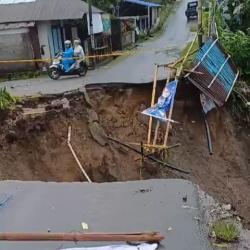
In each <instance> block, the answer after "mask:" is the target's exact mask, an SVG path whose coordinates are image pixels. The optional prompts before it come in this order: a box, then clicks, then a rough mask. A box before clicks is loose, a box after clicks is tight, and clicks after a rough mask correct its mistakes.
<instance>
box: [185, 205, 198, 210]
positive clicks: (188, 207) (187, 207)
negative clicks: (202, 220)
mask: <svg viewBox="0 0 250 250" xmlns="http://www.w3.org/2000/svg"><path fill="white" fill-rule="evenodd" d="M182 208H185V209H198V208H197V207H190V206H185V205H183V206H182Z"/></svg>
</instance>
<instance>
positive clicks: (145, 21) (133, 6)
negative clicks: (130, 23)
mask: <svg viewBox="0 0 250 250" xmlns="http://www.w3.org/2000/svg"><path fill="white" fill-rule="evenodd" d="M160 9H161V5H160V4H156V3H152V2H146V1H143V0H122V1H121V3H120V7H119V16H120V17H130V18H134V20H135V22H136V26H137V28H138V29H139V30H140V32H144V33H148V32H150V31H152V30H154V29H156V27H157V25H158V24H159V16H160Z"/></svg>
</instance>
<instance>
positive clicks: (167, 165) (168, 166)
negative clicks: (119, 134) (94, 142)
mask: <svg viewBox="0 0 250 250" xmlns="http://www.w3.org/2000/svg"><path fill="white" fill-rule="evenodd" d="M107 138H108V139H109V140H111V141H113V142H116V143H119V144H120V145H122V146H124V147H126V148H129V149H131V150H133V151H134V152H136V153H138V154H141V151H140V150H137V149H135V148H133V147H131V146H129V145H127V144H125V143H123V142H120V141H119V140H117V139H114V138H112V137H110V136H109V137H107ZM145 157H146V158H148V159H150V160H151V161H154V162H156V163H159V164H161V165H163V166H164V167H167V168H169V169H171V170H174V171H178V172H181V173H183V174H190V173H189V172H188V171H186V170H182V169H179V168H176V167H174V166H172V165H171V164H169V163H167V162H163V161H161V160H159V159H157V158H156V157H154V156H151V155H145Z"/></svg>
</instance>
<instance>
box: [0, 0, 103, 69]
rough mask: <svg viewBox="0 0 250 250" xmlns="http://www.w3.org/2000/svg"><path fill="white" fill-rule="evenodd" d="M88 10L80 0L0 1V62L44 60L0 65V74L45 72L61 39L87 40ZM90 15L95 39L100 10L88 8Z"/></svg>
mask: <svg viewBox="0 0 250 250" xmlns="http://www.w3.org/2000/svg"><path fill="white" fill-rule="evenodd" d="M88 10H89V8H88V4H87V3H86V2H84V1H82V0H70V1H69V0H0V60H20V59H25V60H26V59H44V60H45V61H44V62H42V63H41V62H37V63H30V62H28V63H11V64H9V63H8V64H3V65H1V67H0V73H3V72H15V71H23V70H29V69H34V68H43V69H45V68H46V67H47V66H48V63H49V62H50V58H53V57H54V56H55V55H56V54H57V53H58V52H59V51H62V50H63V49H64V41H65V40H73V39H74V38H76V37H79V38H80V39H81V41H82V42H83V41H84V40H86V39H88V37H89V25H88V23H89V22H88ZM92 12H93V30H94V34H96V39H97V38H98V36H100V35H102V34H103V23H102V14H103V11H102V10H100V9H98V8H95V7H92ZM38 61H39V60H38Z"/></svg>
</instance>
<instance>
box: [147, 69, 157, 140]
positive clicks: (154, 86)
mask: <svg viewBox="0 0 250 250" xmlns="http://www.w3.org/2000/svg"><path fill="white" fill-rule="evenodd" d="M157 76H158V65H157V64H155V73H154V83H153V91H152V98H151V107H153V106H154V104H155V94H156V85H157ZM152 123H153V118H152V117H150V118H149V126H148V144H150V142H151V133H152Z"/></svg>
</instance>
